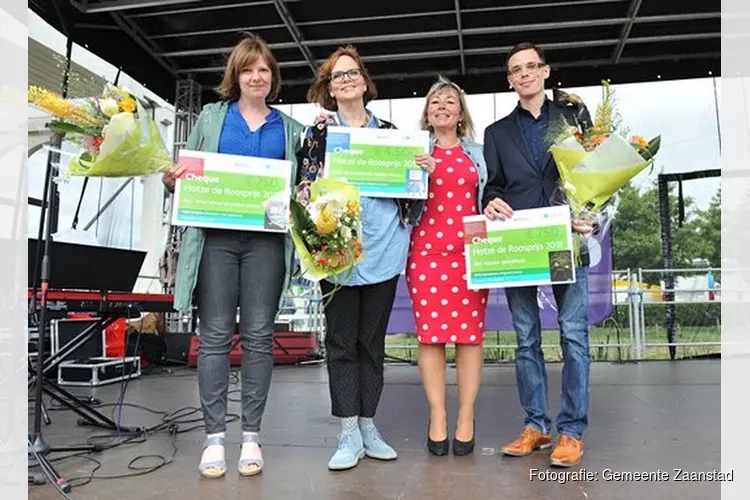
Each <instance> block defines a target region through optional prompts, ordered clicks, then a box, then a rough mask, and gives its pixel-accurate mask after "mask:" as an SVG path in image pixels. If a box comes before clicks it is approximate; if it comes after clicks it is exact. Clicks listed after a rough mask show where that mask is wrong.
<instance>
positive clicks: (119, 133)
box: [29, 84, 172, 177]
mask: <svg viewBox="0 0 750 500" xmlns="http://www.w3.org/2000/svg"><path fill="white" fill-rule="evenodd" d="M29 102H30V103H32V104H34V105H36V106H38V107H40V108H42V109H44V110H45V111H47V112H48V113H50V114H52V115H53V116H54V117H55V119H54V120H52V121H51V122H50V124H49V125H48V127H49V129H50V130H51V131H52V132H54V133H58V134H64V135H65V138H66V140H68V141H71V142H74V143H76V144H78V145H79V146H80V147H81V151H80V152H79V153H78V154H77V155H76V156H75V157H74V158H73V159H71V161H70V163H69V165H68V172H69V174H70V175H74V176H89V177H134V176H142V175H149V174H154V173H157V172H164V171H166V170H168V169H169V168H170V167H171V166H172V158H171V156H170V154H169V151H167V148H166V146H165V145H164V142H163V141H162V139H161V136H160V135H159V131H158V129H157V128H156V124H155V123H154V121H153V120H152V119H151V117H150V116H149V113H148V112H147V111H146V110H145V109H144V108H143V106H142V104H141V103H140V101H139V100H138V99H137V98H136V97H135V96H134V95H132V94H131V93H130V92H128V91H126V90H123V89H121V88H119V87H115V86H114V85H109V84H107V86H106V87H105V89H104V92H103V93H102V95H101V96H98V97H94V98H89V99H85V102H84V103H83V104H79V103H76V102H73V101H71V100H67V99H64V98H63V97H62V96H60V95H59V94H56V93H54V92H51V91H49V90H46V89H43V88H40V87H30V88H29Z"/></svg>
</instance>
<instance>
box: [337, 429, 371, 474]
mask: <svg viewBox="0 0 750 500" xmlns="http://www.w3.org/2000/svg"><path fill="white" fill-rule="evenodd" d="M364 456H365V449H364V447H363V445H362V433H361V432H360V431H359V429H357V430H354V431H349V432H343V433H341V435H340V436H339V448H338V450H336V453H334V454H333V457H331V460H330V461H329V462H328V468H329V469H331V470H346V469H351V468H352V467H355V466H356V465H357V464H358V463H359V461H360V460H362V458H364Z"/></svg>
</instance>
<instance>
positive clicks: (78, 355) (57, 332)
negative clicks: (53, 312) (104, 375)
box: [50, 318, 106, 361]
mask: <svg viewBox="0 0 750 500" xmlns="http://www.w3.org/2000/svg"><path fill="white" fill-rule="evenodd" d="M98 321H99V320H98V319H97V318H69V319H55V320H52V321H50V326H51V328H50V329H51V336H50V338H51V343H52V354H55V353H57V351H59V350H60V349H62V348H63V347H65V345H66V344H67V343H68V342H70V341H71V340H73V339H74V338H76V336H78V335H79V334H81V333H82V332H83V331H84V330H86V329H87V328H90V327H92V326H94V325H96V324H97V323H98ZM105 354H106V341H105V337H104V335H103V334H102V330H101V328H98V327H96V330H95V331H94V332H93V333H92V334H91V335H90V336H89V337H88V339H87V340H86V342H84V343H83V344H81V346H80V347H78V348H77V349H75V350H74V351H73V352H72V353H71V354H70V355H68V356H66V357H65V358H63V361H65V360H70V361H74V360H77V361H85V360H87V359H90V358H97V357H102V356H104V355H105Z"/></svg>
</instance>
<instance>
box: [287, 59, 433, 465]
mask: <svg viewBox="0 0 750 500" xmlns="http://www.w3.org/2000/svg"><path fill="white" fill-rule="evenodd" d="M375 96H376V89H375V84H374V83H373V81H372V80H371V78H370V76H369V75H368V74H367V72H366V70H365V68H364V65H363V63H362V60H361V59H360V56H359V55H358V54H357V51H356V49H355V48H354V47H352V46H347V47H341V48H339V49H337V50H336V51H335V52H334V53H333V54H331V56H330V57H329V58H328V59H326V61H325V62H324V63H323V64H322V65H321V66H320V69H319V70H318V74H317V78H316V80H315V83H314V84H313V86H312V87H311V88H310V90H309V91H308V94H307V97H308V101H310V102H314V103H317V104H319V105H320V106H321V107H322V108H324V109H326V110H329V111H333V112H335V115H334V116H332V117H328V118H327V119H326V118H323V117H318V120H317V121H318V123H316V124H315V125H313V126H312V127H310V128H308V129H307V131H306V132H305V134H304V136H303V138H302V145H301V148H300V150H299V151H298V154H297V160H298V163H299V171H298V172H299V175H298V182H303V181H310V182H312V181H314V180H315V179H316V178H317V177H318V175H320V174H321V172H322V170H323V169H324V168H325V166H324V160H325V150H326V135H327V127H328V125H335V126H344V127H367V128H381V129H393V128H396V127H394V126H393V124H391V123H389V122H387V121H385V120H381V119H379V118H377V117H376V116H374V115H373V114H372V113H371V112H370V111H369V110H368V109H367V108H366V107H365V106H366V105H367V103H368V102H370V101H371V100H372V99H374V98H375ZM416 162H417V163H418V164H419V165H421V166H422V167H423V168H425V169H428V171H429V169H430V168H431V167H432V166H434V160H433V159H432V157H430V155H428V154H421V155H417V157H416ZM304 189H305V188H304V187H303V190H302V191H301V192H300V196H301V197H303V198H304V197H305V196H306V195H307V194H308V192H306V191H304ZM360 204H361V207H362V212H361V213H362V215H361V217H362V243H363V255H364V259H363V260H362V262H360V263H359V264H358V265H357V266H355V268H354V270H353V272H352V273H351V275H350V276H349V271H347V272H346V273H345V274H342V275H339V276H337V277H333V278H331V280H333V281H338V282H340V283H341V284H342V285H343V286H342V287H341V288H340V289H339V290H338V291H337V292H336V293H335V294H334V295H333V298H332V299H331V301H330V303H328V304H327V305H326V308H325V315H326V337H325V351H326V361H327V365H328V375H329V389H330V395H331V413H332V414H333V415H334V416H335V417H339V418H340V419H341V434H340V436H339V445H338V449H337V450H336V452H335V454H334V455H333V457H332V458H331V460H330V461H329V463H328V467H329V468H330V469H332V470H342V469H350V468H352V467H354V466H356V465H357V464H358V463H359V460H360V459H361V458H363V457H364V456H368V457H371V458H376V459H380V460H393V459H395V458H396V457H397V453H396V451H395V450H394V449H393V448H392V447H391V446H390V445H388V444H387V443H386V442H385V440H384V439H383V438H382V437H381V436H380V433H379V432H378V429H377V428H376V427H375V423H374V422H373V417H375V413H376V410H377V407H378V403H379V401H380V395H381V392H382V390H383V362H384V359H385V334H386V328H387V326H388V320H389V317H390V314H391V308H392V306H393V301H394V298H395V295H396V285H397V283H398V279H399V276H400V275H401V273H402V272H403V271H404V269H405V266H406V255H407V252H408V247H409V225H410V224H413V223H415V221H416V219H415V215H416V214H418V213H419V212H418V211H417V208H418V207H417V206H416V205H415V203H414V202H410V201H407V200H395V199H389V198H369V197H364V196H363V197H361V199H360ZM320 285H321V291H322V292H323V293H324V294H327V293H329V292H330V291H331V290H332V289H333V287H334V285H333V283H332V282H331V281H327V280H322V281H321V282H320Z"/></svg>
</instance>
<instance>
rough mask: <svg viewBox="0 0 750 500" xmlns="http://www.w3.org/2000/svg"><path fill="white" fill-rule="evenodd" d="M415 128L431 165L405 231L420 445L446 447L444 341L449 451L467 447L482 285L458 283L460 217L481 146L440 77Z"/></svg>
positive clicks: (476, 174)
mask: <svg viewBox="0 0 750 500" xmlns="http://www.w3.org/2000/svg"><path fill="white" fill-rule="evenodd" d="M422 128H423V129H425V130H429V131H430V132H431V139H432V144H433V146H434V147H433V150H432V156H433V158H434V159H435V169H434V171H433V172H431V173H430V189H429V192H430V193H429V198H428V199H427V200H426V203H425V206H424V209H423V212H422V217H421V219H420V222H419V224H418V225H417V226H416V227H415V228H414V230H413V232H412V239H411V247H410V250H409V260H408V264H407V271H406V279H407V283H408V286H409V294H410V296H411V300H412V306H413V309H414V317H415V322H416V325H417V340H418V341H419V367H420V372H421V374H422V380H423V384H424V389H425V394H426V396H427V400H428V402H429V404H430V429H429V432H428V440H427V444H428V450H429V451H430V452H431V453H432V454H434V455H445V454H446V453H447V451H448V444H449V440H448V436H447V433H448V431H447V422H446V412H445V345H446V344H455V345H456V365H457V370H458V372H457V373H458V393H459V394H458V395H459V415H458V422H457V425H456V434H455V438H454V441H453V452H454V454H457V455H464V454H468V453H470V452H471V451H472V450H473V447H474V401H475V399H476V395H477V393H478V391H479V382H480V381H481V371H482V362H483V359H484V355H483V351H482V341H483V339H484V320H485V312H486V309H487V295H488V291H487V290H469V289H468V288H467V285H466V260H465V255H464V239H463V236H464V234H463V217H465V216H471V215H477V214H480V213H482V211H481V200H482V193H483V189H484V185H485V183H486V181H487V169H486V166H485V163H484V157H483V151H482V146H481V145H479V144H476V143H474V142H472V138H473V124H472V120H471V116H470V115H469V112H468V108H467V106H466V102H465V99H464V96H463V92H462V91H461V90H460V88H459V87H458V86H456V85H455V84H453V83H451V82H450V81H448V80H445V79H441V80H440V81H439V82H438V83H436V84H435V85H434V86H433V87H432V89H430V92H429V93H428V94H427V99H426V102H425V108H424V111H423V113H422Z"/></svg>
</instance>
